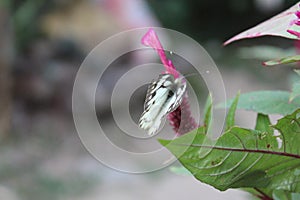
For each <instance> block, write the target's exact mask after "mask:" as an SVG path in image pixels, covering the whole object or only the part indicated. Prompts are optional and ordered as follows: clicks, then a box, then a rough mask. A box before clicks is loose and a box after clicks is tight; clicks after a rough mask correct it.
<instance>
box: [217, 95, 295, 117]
mask: <svg viewBox="0 0 300 200" xmlns="http://www.w3.org/2000/svg"><path fill="white" fill-rule="evenodd" d="M290 95H291V94H290V92H287V91H255V92H250V93H246V94H241V95H240V99H239V103H238V105H237V108H238V109H245V110H250V111H254V112H257V113H262V114H266V115H270V114H281V115H287V114H291V113H293V112H294V111H295V110H297V109H298V108H299V107H300V98H299V97H296V98H294V99H293V101H292V102H291V101H290ZM232 102H233V100H229V101H228V103H227V104H226V105H225V106H224V105H219V108H222V107H227V108H228V107H229V106H230V105H231V104H232Z"/></svg>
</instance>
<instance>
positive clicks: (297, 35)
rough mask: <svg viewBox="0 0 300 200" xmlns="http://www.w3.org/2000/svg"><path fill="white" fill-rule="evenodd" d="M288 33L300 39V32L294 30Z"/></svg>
mask: <svg viewBox="0 0 300 200" xmlns="http://www.w3.org/2000/svg"><path fill="white" fill-rule="evenodd" d="M287 32H288V33H290V34H292V35H295V36H296V37H298V38H300V32H298V31H294V30H290V29H289V30H287Z"/></svg>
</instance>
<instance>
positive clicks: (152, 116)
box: [139, 74, 186, 135]
mask: <svg viewBox="0 0 300 200" xmlns="http://www.w3.org/2000/svg"><path fill="white" fill-rule="evenodd" d="M185 87H186V85H185V83H184V84H182V82H181V81H180V80H179V79H174V76H173V75H171V74H161V75H160V76H159V78H158V79H157V80H155V81H153V82H152V83H151V84H150V86H149V88H148V91H147V95H146V100H145V104H144V112H143V114H142V116H141V118H140V121H139V126H140V127H141V128H142V129H144V130H147V131H148V134H149V135H153V134H154V133H155V132H157V130H158V129H159V127H160V124H161V119H162V118H163V117H164V116H165V115H166V114H168V113H170V112H172V111H173V110H175V109H176V108H177V107H178V106H179V105H180V103H181V100H182V96H183V93H184V91H185Z"/></svg>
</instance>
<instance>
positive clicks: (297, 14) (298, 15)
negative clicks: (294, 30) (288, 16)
mask: <svg viewBox="0 0 300 200" xmlns="http://www.w3.org/2000/svg"><path fill="white" fill-rule="evenodd" d="M295 15H296V16H297V17H298V18H300V11H299V10H297V11H296V12H295Z"/></svg>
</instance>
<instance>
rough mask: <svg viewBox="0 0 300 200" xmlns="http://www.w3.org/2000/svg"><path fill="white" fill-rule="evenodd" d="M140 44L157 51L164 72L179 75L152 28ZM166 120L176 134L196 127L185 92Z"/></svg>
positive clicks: (181, 133) (176, 76)
mask: <svg viewBox="0 0 300 200" xmlns="http://www.w3.org/2000/svg"><path fill="white" fill-rule="evenodd" d="M142 44H144V45H145V46H150V47H152V48H153V49H155V50H156V51H157V53H158V55H159V57H160V60H161V62H162V63H163V65H164V66H165V69H166V73H168V74H172V75H173V76H174V78H179V77H180V73H179V72H178V71H177V70H176V68H175V66H174V65H173V63H172V61H171V60H169V59H168V58H167V56H166V54H165V51H164V49H163V47H162V45H161V43H160V41H159V39H158V37H157V34H156V32H155V31H154V30H153V29H152V28H150V29H149V30H148V32H147V33H146V34H145V35H144V36H143V38H142ZM168 120H169V123H170V125H171V126H172V127H173V130H174V131H175V132H176V134H177V135H183V134H185V133H187V132H190V131H191V130H194V129H195V128H197V124H196V122H195V119H194V118H193V117H192V115H191V110H190V105H189V101H188V95H187V93H185V95H184V97H183V100H182V103H181V105H180V106H179V107H178V108H177V109H176V110H175V111H173V112H171V113H169V115H168ZM180 125H181V126H180Z"/></svg>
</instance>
